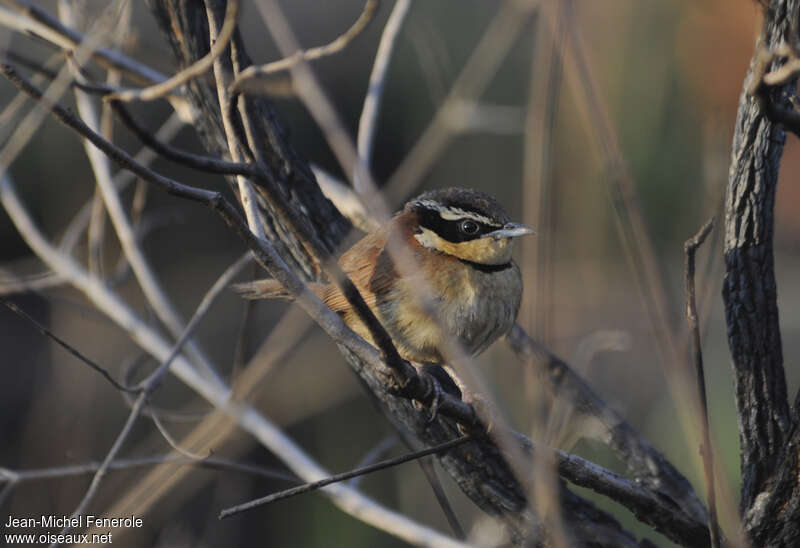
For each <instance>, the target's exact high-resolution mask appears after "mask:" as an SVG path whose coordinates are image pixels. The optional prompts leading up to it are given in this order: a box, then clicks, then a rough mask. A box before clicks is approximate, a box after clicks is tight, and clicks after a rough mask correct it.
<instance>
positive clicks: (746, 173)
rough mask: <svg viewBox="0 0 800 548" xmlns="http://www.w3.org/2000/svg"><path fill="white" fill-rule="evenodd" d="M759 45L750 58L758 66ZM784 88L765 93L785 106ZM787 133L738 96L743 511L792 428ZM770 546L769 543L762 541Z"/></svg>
mask: <svg viewBox="0 0 800 548" xmlns="http://www.w3.org/2000/svg"><path fill="white" fill-rule="evenodd" d="M798 4H800V3H799V2H797V0H773V1H771V2H770V3H769V6H768V7H767V9H766V10H765V17H764V27H763V29H762V33H761V37H760V38H759V43H760V46H763V47H766V48H768V49H773V48H775V47H776V46H777V45H778V44H780V43H782V42H784V41H789V40H790V39H791V37H790V36H789V34H790V30H791V29H792V28H795V27H796V25H797V10H798ZM759 58H760V51H759V50H758V49H757V51H756V54H755V56H754V58H753V61H752V62H751V72H752V71H753V70H754V69H755V68H757V67H758V66H759ZM790 91H791V90H790V88H789V87H783V88H780V89H775V90H774V91H773V92H772V93H771V94H770V99H771V101H773V102H776V103H777V104H780V105H782V106H784V107H786V108H788V103H787V100H786V99H785V94H786V93H789V92H790ZM784 141H785V135H784V132H783V129H781V128H780V127H779V126H777V125H775V124H774V123H773V122H771V121H770V120H769V119H768V117H767V116H766V115H765V112H764V110H763V109H762V108H761V102H760V101H758V100H756V99H755V98H753V97H751V96H749V95H748V94H747V92H746V90H745V91H743V92H742V95H741V97H740V100H739V111H738V116H737V120H736V130H735V133H734V137H733V147H732V148H733V151H732V154H731V167H730V170H729V179H728V188H727V193H726V197H725V279H724V282H723V290H722V295H723V299H724V301H725V318H726V322H727V325H728V344H729V346H730V351H731V356H732V358H733V370H734V375H735V382H736V406H737V410H738V413H739V440H740V444H741V452H742V453H741V467H742V497H741V510H742V512H743V513H746V512H749V511H750V510H751V509H752V507H753V505H754V504H755V502H756V498H757V497H758V495H759V493H761V492H763V491H765V489H766V487H767V486H766V483H767V480H768V478H769V477H770V475H771V473H772V471H773V470H774V469H775V467H776V465H777V464H778V462H779V460H780V457H781V455H782V452H783V449H784V445H785V443H786V440H787V435H788V432H789V429H790V427H791V416H790V413H789V404H788V400H787V394H786V378H785V374H784V370H783V355H782V348H781V335H780V325H779V322H778V306H777V287H776V282H775V267H774V257H773V241H772V240H773V225H774V220H775V213H774V206H775V190H776V187H777V182H778V169H779V166H780V159H781V154H782V153H783V144H784ZM768 544H769V543H768Z"/></svg>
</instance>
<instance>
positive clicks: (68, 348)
mask: <svg viewBox="0 0 800 548" xmlns="http://www.w3.org/2000/svg"><path fill="white" fill-rule="evenodd" d="M0 304H3V305H4V306H5V307H6V308H8V309H9V310H11V311H12V312H14V313H15V314H17V315H18V316H20V317H22V318H24V319H26V320H27V321H29V322H30V323H31V324H33V325H34V326H35V327H36V329H37V330H38V331H39V333H41V334H42V335H45V336H46V337H49V338H50V339H52V340H53V341H54V342H55V343H56V344H58V345H59V346H61V347H62V348H64V349H65V350H66V351H67V352H69V353H70V354H72V355H73V356H75V357H76V358H78V359H79V360H81V361H82V362H83V363H85V364H86V365H88V366H89V367H91V368H92V369H94V370H95V371H97V372H98V373H100V374H101V375H102V376H103V377H105V379H106V380H107V381H108V382H109V383H111V386H113V387H114V388H116V389H117V390H119V391H121V392H129V393H131V394H137V393H138V392H139V390H138V389H137V388H131V387H128V386H123V385H122V384H120V383H119V382H117V381H116V380H115V379H114V377H112V376H111V374H110V373H109V372H108V370H107V369H106V368H105V367H103V366H102V365H98V364H97V363H96V362H94V361H92V360H91V359H89V358H87V357H86V356H85V355H84V354H83V353H81V352H80V351H79V350H78V349H76V348H75V347H74V346H72V345H71V344H69V343H68V342H66V341H65V340H64V339H62V338H61V337H59V336H58V335H56V334H55V333H53V332H52V331H50V330H49V329H47V328H46V327H45V326H43V325H42V324H40V323H39V322H37V321H36V320H34V319H33V318H32V317H31V316H29V315H28V314H27V313H26V312H24V311H23V310H22V309H20V308H19V307H18V306H17V305H15V304H14V303H12V302H9V301H7V300H6V299H2V298H0Z"/></svg>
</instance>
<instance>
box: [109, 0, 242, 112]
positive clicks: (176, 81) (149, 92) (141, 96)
mask: <svg viewBox="0 0 800 548" xmlns="http://www.w3.org/2000/svg"><path fill="white" fill-rule="evenodd" d="M238 15H239V0H229V1H228V3H227V7H226V8H225V20H224V21H223V23H222V28H220V31H219V34H218V35H217V39H216V40H215V41H214V42H212V44H211V49H209V51H208V53H207V54H206V55H205V56H204V57H203V58H202V59H199V60H198V61H197V62H195V63H193V64H191V65H189V66H188V67H186V68H185V69H183V70H181V71H180V72H178V73H177V74H175V75H173V76H171V77H170V78H169V79H168V80H165V81H163V82H160V83H158V84H155V85H152V86H150V87H147V88H144V89H138V90H135V89H132V90H126V91H120V92H117V93H112V94H110V95H106V96H105V97H104V98H105V99H106V100H107V101H124V102H129V101H152V100H154V99H158V98H160V97H164V96H165V95H167V94H168V93H170V92H171V91H173V90H175V89H177V88H178V87H180V86H182V85H183V84H185V83H186V82H188V81H189V80H191V79H192V78H195V77H197V76H200V75H201V74H203V73H204V72H206V71H207V70H208V69H210V68H211V65H213V63H214V60H215V59H216V58H217V57H219V56H220V55H222V53H223V52H224V51H225V48H226V47H227V46H228V42H229V41H230V39H231V37H232V36H233V32H234V30H236V20H237V17H238Z"/></svg>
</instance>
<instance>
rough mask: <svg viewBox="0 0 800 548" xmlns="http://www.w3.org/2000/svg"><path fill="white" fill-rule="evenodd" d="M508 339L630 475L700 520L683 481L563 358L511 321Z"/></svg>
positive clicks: (702, 514) (703, 511) (692, 495)
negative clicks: (584, 420)
mask: <svg viewBox="0 0 800 548" xmlns="http://www.w3.org/2000/svg"><path fill="white" fill-rule="evenodd" d="M508 342H509V344H510V345H511V348H512V349H513V350H514V352H516V353H517V355H518V356H519V357H520V358H521V359H522V360H523V361H524V362H525V363H527V364H528V365H529V366H531V367H533V368H535V370H536V371H537V373H538V375H539V378H541V379H542V380H543V381H545V382H548V383H549V384H550V385H551V387H552V389H553V391H554V392H555V393H556V394H557V396H558V397H559V398H564V399H565V400H566V401H568V402H571V404H572V405H574V406H575V413H577V414H580V415H582V416H583V417H584V418H586V419H588V420H590V421H592V422H593V423H596V424H598V426H599V428H591V429H590V432H591V434H592V435H593V436H594V437H595V438H596V439H599V440H600V441H602V442H603V443H605V444H606V445H608V446H609V447H610V448H611V450H612V451H614V453H615V454H616V455H617V457H618V458H619V459H620V460H621V461H622V462H624V463H625V465H626V467H627V468H628V471H629V472H630V474H631V476H633V477H635V478H637V480H638V481H640V482H642V483H643V484H644V485H646V486H647V487H649V488H650V489H651V490H652V491H654V492H658V493H660V494H662V495H663V496H666V497H669V498H670V499H672V501H673V503H674V504H675V505H677V506H680V507H682V508H683V511H684V512H686V513H687V514H689V515H691V516H692V517H693V518H694V519H696V520H698V521H702V522H704V521H706V519H707V513H706V509H705V507H704V506H703V503H702V502H700V500H699V499H698V498H697V494H696V493H695V492H694V489H692V485H691V484H690V483H689V481H688V480H687V479H686V478H685V477H684V476H683V475H682V474H681V473H680V472H679V471H678V470H677V469H676V468H675V467H674V466H673V465H672V464H671V463H670V462H669V461H668V460H667V459H666V458H665V457H664V455H662V454H661V453H660V452H659V451H658V450H657V449H655V448H654V447H653V446H652V445H650V443H649V442H648V441H647V440H645V439H644V438H642V437H641V435H640V434H639V433H638V432H637V431H636V430H635V429H634V428H633V427H632V426H631V425H630V424H629V423H628V422H627V421H626V420H625V419H624V418H623V417H622V416H621V415H620V414H619V413H617V412H616V411H614V410H613V409H611V408H610V407H609V406H608V405H607V404H606V403H605V402H603V401H602V400H601V399H600V398H599V397H598V396H597V394H595V393H594V391H593V390H592V389H591V387H590V386H589V385H588V384H586V382H585V381H584V380H583V379H582V378H581V377H580V376H579V375H578V374H576V373H575V372H574V371H573V370H572V368H571V367H570V366H569V365H568V364H567V363H566V362H564V361H563V360H561V359H560V358H558V357H557V356H555V355H554V354H552V353H551V352H550V351H549V350H547V349H546V348H544V347H543V346H541V345H539V344H537V343H536V342H535V341H534V340H533V339H531V338H530V337H529V336H528V334H527V333H525V330H524V329H522V327H520V326H519V325H515V326H514V328H513V329H512V330H511V332H510V333H509V335H508Z"/></svg>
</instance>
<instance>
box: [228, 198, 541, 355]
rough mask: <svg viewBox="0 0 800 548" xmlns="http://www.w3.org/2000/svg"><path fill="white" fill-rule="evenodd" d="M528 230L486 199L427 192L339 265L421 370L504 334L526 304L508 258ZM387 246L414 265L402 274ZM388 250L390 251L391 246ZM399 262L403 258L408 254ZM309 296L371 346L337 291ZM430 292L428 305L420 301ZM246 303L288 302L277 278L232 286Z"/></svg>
mask: <svg viewBox="0 0 800 548" xmlns="http://www.w3.org/2000/svg"><path fill="white" fill-rule="evenodd" d="M533 233H534V230H533V229H532V228H530V227H528V226H526V225H523V224H520V223H515V222H512V221H511V219H510V218H509V216H508V214H507V213H506V211H505V209H503V207H502V206H501V205H500V203H499V202H498V201H497V200H496V199H495V198H494V197H492V196H490V195H489V194H486V193H484V192H481V191H478V190H474V189H468V188H455V187H454V188H444V189H436V190H431V191H428V192H425V193H423V194H421V195H419V196H417V197H416V198H414V199H412V200H410V201H408V202H407V203H406V204H405V206H404V207H403V209H402V210H401V211H399V212H398V213H396V214H395V215H394V216H393V217H392V218H391V219H390V220H389V221H388V222H387V223H385V224H384V225H383V226H381V227H379V228H378V229H376V230H375V231H373V232H371V233H369V234H367V235H366V236H364V237H363V238H362V239H361V240H359V241H358V242H356V243H355V244H354V245H353V246H352V247H351V248H350V249H348V250H347V251H346V252H345V253H344V254H342V256H341V257H340V258H339V265H340V266H341V268H342V270H343V271H344V272H345V273H346V274H347V276H348V277H349V278H350V279H351V280H352V281H353V284H354V285H355V286H356V288H357V289H358V290H359V292H360V293H361V295H362V296H363V297H364V300H365V301H366V303H367V305H368V306H369V307H370V308H371V309H372V311H373V313H374V314H375V315H376V317H377V318H378V320H380V322H381V324H382V325H383V327H384V328H385V329H386V331H387V332H388V334H389V335H390V336H391V338H392V340H393V342H394V344H395V347H396V348H397V350H398V353H399V354H400V356H401V357H403V358H404V359H406V360H408V361H410V362H412V363H415V364H417V365H419V366H423V365H426V364H434V365H436V364H444V363H446V357H447V350H446V349H447V348H448V344H452V342H451V341H455V342H456V343H458V344H460V346H461V348H462V349H463V351H465V352H466V353H467V354H468V355H471V356H474V355H477V354H479V353H481V352H483V351H484V350H485V349H486V348H487V347H488V346H489V345H490V344H491V343H493V342H494V341H495V340H497V339H498V338H500V337H501V336H503V335H505V334H506V333H508V331H509V330H510V329H511V328H512V327H513V325H514V323H515V321H516V318H517V313H518V312H519V308H520V302H521V299H522V276H521V273H520V269H519V266H518V265H517V264H516V263H515V262H514V260H513V259H512V258H511V253H512V249H513V244H514V240H515V239H516V238H518V237H520V236H524V235H526V234H533ZM393 238H399V240H397V241H401V242H404V243H405V244H406V246H407V248H406V249H408V250H410V251H411V256H412V258H413V260H412V261H410V262H409V264H408V265H406V266H407V267H406V268H398V267H397V264H398V263H397V262H396V261H397V260H398V259H399V258H400V257H396V256H395V255H397V254H396V253H390V247H391V246H389V242H390V241H394V240H393ZM392 249H393V248H392ZM403 258H407V256H404V257H403ZM309 288H310V289H311V290H312V291H313V292H314V293H315V294H316V295H317V296H318V297H319V298H320V299H321V300H322V301H323V302H324V303H325V304H326V305H327V306H328V307H330V308H331V309H332V310H333V311H334V312H336V313H337V314H339V315H340V317H342V319H343V320H344V322H345V323H346V324H347V325H348V326H349V327H350V328H351V329H353V330H354V331H355V332H356V333H358V334H359V335H360V336H361V337H363V338H364V339H365V340H367V341H369V342H371V343H373V344H374V342H373V340H372V337H371V336H370V332H369V330H368V329H367V327H366V326H365V325H364V324H363V323H362V321H361V320H360V319H359V317H358V315H357V314H356V312H355V311H354V310H353V309H352V307H351V306H350V303H349V302H348V301H347V299H346V298H345V297H344V295H343V294H342V293H341V291H340V290H339V289H338V287H337V286H336V285H334V284H332V283H331V284H324V283H311V284H309ZM420 288H427V289H428V291H429V293H428V294H429V295H431V296H432V297H433V303H432V304H433V307H432V312H433V314H431V307H427V309H426V306H425V304H424V303H423V302H422V301H421V299H420ZM234 290H236V291H237V292H238V293H240V294H241V295H242V296H243V297H245V298H248V299H265V298H284V299H291V295H290V294H289V293H288V292H287V291H286V290H284V289H283V287H282V286H281V285H280V283H279V282H277V281H276V280H273V279H264V280H256V281H253V282H248V283H243V284H236V285H235V286H234Z"/></svg>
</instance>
